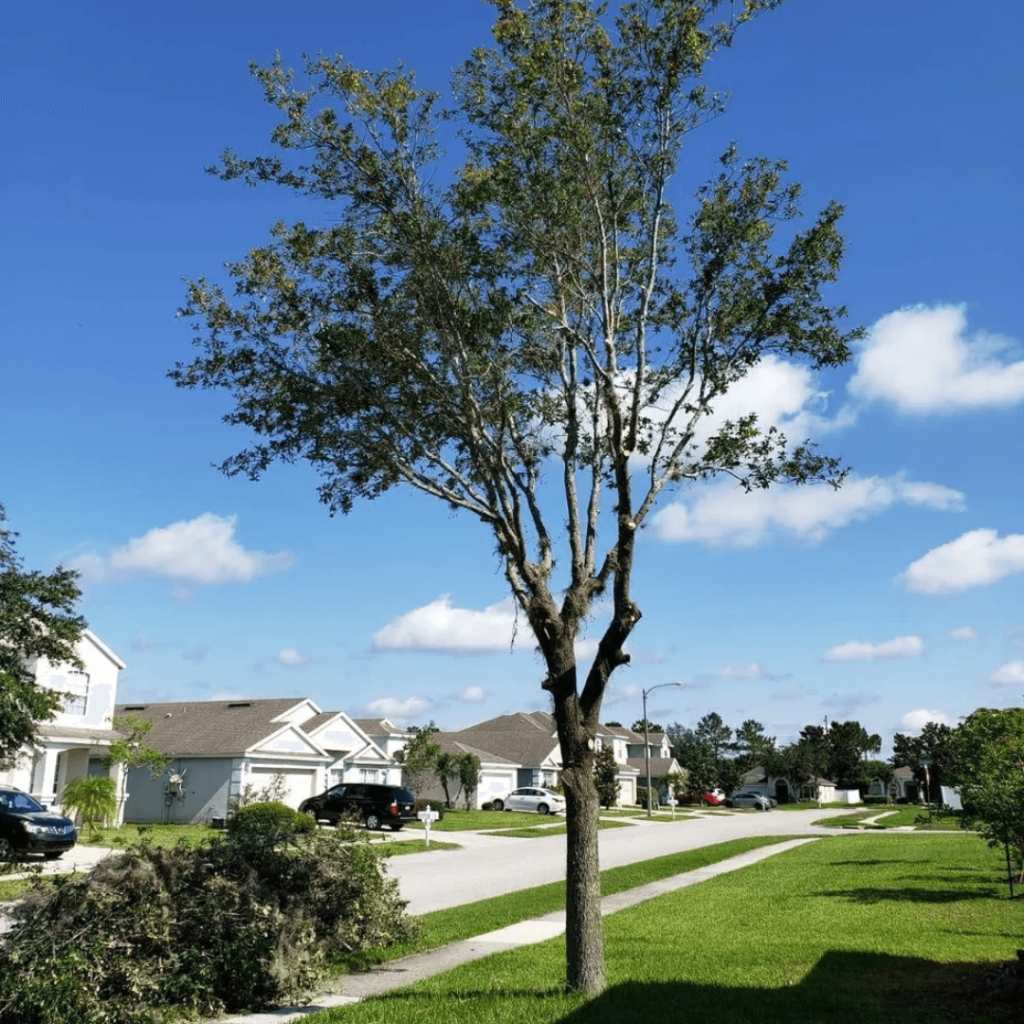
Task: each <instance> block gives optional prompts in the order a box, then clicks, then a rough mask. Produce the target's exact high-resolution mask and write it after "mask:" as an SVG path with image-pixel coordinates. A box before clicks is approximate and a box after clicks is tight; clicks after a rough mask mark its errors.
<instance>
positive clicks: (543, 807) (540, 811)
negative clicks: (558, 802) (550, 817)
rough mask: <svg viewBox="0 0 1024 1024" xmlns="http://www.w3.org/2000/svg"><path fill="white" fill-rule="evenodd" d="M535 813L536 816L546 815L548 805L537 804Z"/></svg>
mask: <svg viewBox="0 0 1024 1024" xmlns="http://www.w3.org/2000/svg"><path fill="white" fill-rule="evenodd" d="M537 813H538V814H547V813H548V805H547V804H537Z"/></svg>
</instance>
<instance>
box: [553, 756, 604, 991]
mask: <svg viewBox="0 0 1024 1024" xmlns="http://www.w3.org/2000/svg"><path fill="white" fill-rule="evenodd" d="M584 749H585V750H586V754H585V755H584V756H581V757H580V758H579V760H578V762H577V763H576V764H575V765H574V766H573V767H572V768H566V769H565V770H564V771H563V772H562V782H563V784H564V786H565V801H566V818H567V835H566V843H565V961H566V980H567V984H568V987H569V988H570V989H571V990H572V991H574V992H581V993H583V994H584V995H588V996H596V995H599V994H600V993H601V992H603V991H604V989H605V976H604V926H603V923H602V921H601V872H600V865H599V863H598V853H597V835H598V828H597V826H598V817H599V809H598V803H597V789H596V787H595V786H594V763H593V762H594V755H593V752H592V751H590V750H587V749H586V747H585V745H584Z"/></svg>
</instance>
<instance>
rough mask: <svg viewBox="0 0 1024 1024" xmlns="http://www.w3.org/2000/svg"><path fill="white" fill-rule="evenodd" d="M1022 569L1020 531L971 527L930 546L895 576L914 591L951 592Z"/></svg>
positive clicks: (1023, 551)
mask: <svg viewBox="0 0 1024 1024" xmlns="http://www.w3.org/2000/svg"><path fill="white" fill-rule="evenodd" d="M1021 572H1024V534H1021V533H1010V534H1007V535H1006V536H1005V537H1002V538H1000V537H999V535H998V534H997V533H996V531H995V530H971V531H970V532H968V533H965V534H962V535H961V536H959V537H957V539H956V540H951V541H950V542H949V543H948V544H942V545H941V546H939V547H937V548H932V550H931V551H929V552H928V553H927V554H925V555H922V556H921V557H920V558H919V559H918V560H917V561H916V562H911V563H910V565H909V566H907V569H906V570H905V571H904V572H903V573H901V574H900V575H899V576H897V577H896V579H897V580H898V581H899V582H900V583H902V584H903V586H904V587H906V588H907V590H912V591H914V592H915V593H918V594H955V593H956V592H957V591H960V590H967V589H968V588H969V587H980V586H984V585H986V584H989V583H996V582H997V581H998V580H1001V579H1003V578H1004V577H1006V576H1013V575H1015V574H1017V573H1021Z"/></svg>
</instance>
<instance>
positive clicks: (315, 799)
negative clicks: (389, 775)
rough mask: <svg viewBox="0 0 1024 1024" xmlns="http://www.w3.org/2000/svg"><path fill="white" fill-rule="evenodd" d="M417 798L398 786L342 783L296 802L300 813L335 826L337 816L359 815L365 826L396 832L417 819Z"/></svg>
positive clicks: (352, 816)
mask: <svg viewBox="0 0 1024 1024" xmlns="http://www.w3.org/2000/svg"><path fill="white" fill-rule="evenodd" d="M415 802H416V798H415V797H414V796H413V795H412V793H410V792H409V790H407V789H403V788H402V787H401V786H381V785H377V784H374V783H371V782H343V783H341V784H340V785H337V786H331V788H330V789H329V790H327V792H326V793H321V794H320V795H319V796H311V797H310V798H309V799H308V800H303V801H302V803H301V804H300V805H299V812H300V813H301V814H308V815H309V816H310V817H311V818H316V819H317V821H329V822H331V824H334V825H336V824H337V823H338V819H339V818H344V817H351V818H358V819H359V820H360V821H361V822H362V823H363V824H364V825H365V826H366V827H367V828H371V829H378V828H383V827H384V826H385V825H387V826H388V828H390V829H391V830H392V831H394V832H397V831H398V830H399V829H400V828H401V827H402V826H403V825H405V824H406V823H408V822H410V821H415V820H416V811H415V809H414V806H413V805H414V804H415Z"/></svg>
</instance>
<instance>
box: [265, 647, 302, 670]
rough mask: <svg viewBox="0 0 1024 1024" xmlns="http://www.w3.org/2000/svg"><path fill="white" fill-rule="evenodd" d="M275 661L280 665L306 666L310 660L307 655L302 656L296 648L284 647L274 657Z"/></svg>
mask: <svg viewBox="0 0 1024 1024" xmlns="http://www.w3.org/2000/svg"><path fill="white" fill-rule="evenodd" d="M274 660H275V661H276V662H277V663H278V664H280V665H288V666H295V665H304V664H305V663H306V662H307V661H308V660H309V659H308V658H307V657H306V655H305V654H300V653H299V652H298V651H297V650H295V648H294V647H282V648H281V650H279V651H278V652H277V654H275V655H274Z"/></svg>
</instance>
